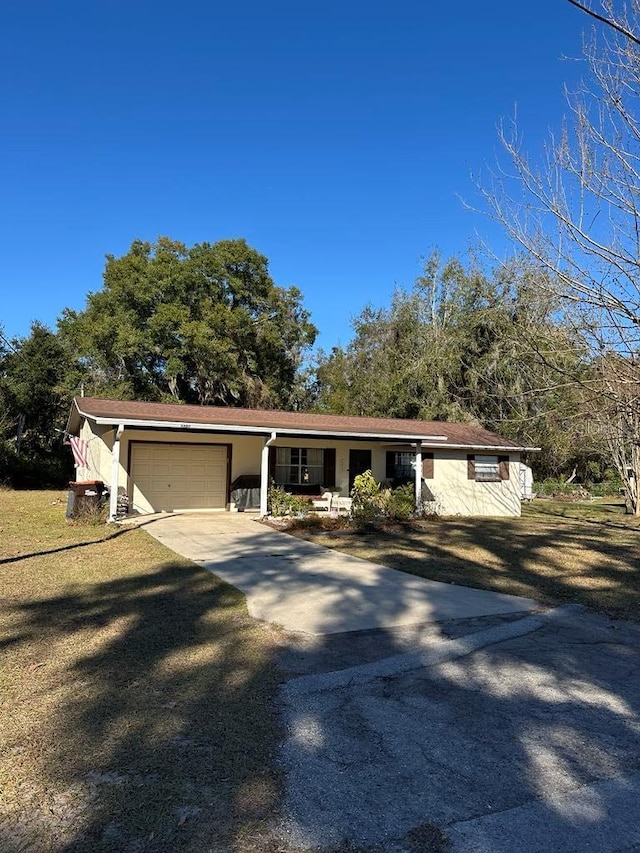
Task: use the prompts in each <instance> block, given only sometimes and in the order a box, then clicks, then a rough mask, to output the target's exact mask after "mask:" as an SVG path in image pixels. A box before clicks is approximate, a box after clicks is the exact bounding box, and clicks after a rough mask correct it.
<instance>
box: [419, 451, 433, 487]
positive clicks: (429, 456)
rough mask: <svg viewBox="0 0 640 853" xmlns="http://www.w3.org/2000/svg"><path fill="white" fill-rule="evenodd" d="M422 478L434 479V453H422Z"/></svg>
mask: <svg viewBox="0 0 640 853" xmlns="http://www.w3.org/2000/svg"><path fill="white" fill-rule="evenodd" d="M422 478H423V479H424V480H433V453H423V454H422Z"/></svg>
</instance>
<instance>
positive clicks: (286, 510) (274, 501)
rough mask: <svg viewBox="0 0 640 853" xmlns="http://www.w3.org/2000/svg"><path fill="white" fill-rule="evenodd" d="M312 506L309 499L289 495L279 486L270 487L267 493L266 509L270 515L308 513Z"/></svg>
mask: <svg viewBox="0 0 640 853" xmlns="http://www.w3.org/2000/svg"><path fill="white" fill-rule="evenodd" d="M312 506H313V504H312V502H311V500H310V499H309V498H306V497H304V496H303V495H290V494H289V492H285V490H284V489H281V488H279V486H271V487H270V488H269V490H268V492H267V508H268V510H269V512H270V513H271V515H273V516H276V517H281V516H283V515H297V514H300V513H303V514H304V513H307V512H309V510H310V508H311V507H312Z"/></svg>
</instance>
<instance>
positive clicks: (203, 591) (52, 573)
mask: <svg viewBox="0 0 640 853" xmlns="http://www.w3.org/2000/svg"><path fill="white" fill-rule="evenodd" d="M65 505H66V495H65V494H58V493H55V492H11V491H6V490H1V491H0V548H1V551H0V571H1V572H2V600H1V602H0V644H1V647H2V657H1V658H0V661H1V663H0V697H1V700H0V701H1V705H0V724H1V725H0V790H1V791H2V799H1V801H0V849H2V850H3V851H7V853H14V851H18V850H20V851H34V853H35V851H37V853H53V851H57V853H62V851H65V853H69V851H93V853H101V851H114V853H115V851H118V853H120V851H149V853H153V852H154V851H169V850H181V851H193V853H195V851H198V853H200V851H209V850H214V849H215V850H216V851H218V850H220V851H226V850H232V849H233V850H234V851H236V853H237V852H238V851H253V850H256V849H260V847H261V844H260V842H259V840H257V839H259V838H261V837H263V832H264V828H265V825H266V824H267V823H268V822H269V821H270V820H271V819H272V817H273V815H274V813H277V809H278V804H279V802H280V796H281V790H280V780H279V776H278V774H277V772H276V770H275V769H274V768H275V766H276V764H275V760H274V758H275V749H276V744H277V739H278V732H277V728H276V725H275V722H274V714H273V700H274V696H275V691H276V686H277V673H276V670H275V667H274V664H273V662H272V652H273V647H274V643H273V637H272V636H271V635H270V634H269V632H268V631H267V629H265V628H263V627H261V626H259V625H258V624H256V623H255V622H253V621H252V620H251V619H250V618H249V617H248V615H247V612H246V608H245V603H244V598H243V596H242V595H241V594H240V593H239V592H237V591H236V590H235V589H233V588H232V587H229V586H227V585H225V584H224V583H222V582H221V581H218V580H217V579H216V578H214V577H213V576H212V575H210V574H209V573H207V572H205V571H204V570H202V569H200V568H198V567H197V566H195V565H194V564H193V563H191V562H189V561H187V560H183V559H181V558H179V557H177V556H176V555H175V554H173V553H172V552H170V551H168V550H167V549H165V548H164V547H162V546H161V545H160V544H159V543H157V542H156V541H155V540H153V539H152V538H151V537H149V536H148V535H147V534H146V533H144V532H143V531H142V530H137V529H133V530H126V531H124V532H121V533H119V534H118V535H117V536H116V538H110V539H105V537H106V536H109V535H112V532H113V531H109V529H108V528H106V527H104V526H93V527H92V526H83V525H79V524H68V523H66V522H65V520H64V510H65ZM21 554H22V555H28V556H25V557H24V558H19V557H20V555H21ZM16 558H18V559H16Z"/></svg>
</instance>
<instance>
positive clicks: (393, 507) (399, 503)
mask: <svg viewBox="0 0 640 853" xmlns="http://www.w3.org/2000/svg"><path fill="white" fill-rule="evenodd" d="M385 511H386V514H387V516H388V517H389V518H392V519H394V520H395V521H408V520H409V519H410V518H411V517H412V516H413V515H414V513H415V511H416V494H415V486H413V484H411V483H405V485H404V486H398V488H397V489H394V490H393V491H392V492H391V493H390V495H389V497H388V499H387V501H386V507H385Z"/></svg>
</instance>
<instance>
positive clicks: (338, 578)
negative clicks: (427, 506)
mask: <svg viewBox="0 0 640 853" xmlns="http://www.w3.org/2000/svg"><path fill="white" fill-rule="evenodd" d="M144 527H145V529H146V530H147V531H148V532H149V533H150V534H151V535H152V536H154V537H155V538H156V539H158V540H159V541H160V542H162V543H163V544H164V545H166V546H167V547H168V548H170V549H171V550H173V551H175V552H177V553H178V554H182V555H183V556H185V557H188V558H189V559H191V560H193V561H194V562H195V563H197V564H198V565H200V566H202V567H203V568H205V569H207V570H209V571H211V572H213V573H214V574H216V575H217V576H218V577H220V578H222V579H223V580H224V581H226V582H227V583H229V584H231V585H232V586H235V587H236V588H237V589H239V590H241V591H242V592H243V593H244V594H245V596H246V598H247V606H248V609H249V613H250V614H251V616H253V617H254V618H256V619H262V620H264V621H267V622H271V623H275V624H277V625H280V626H281V627H282V628H284V629H285V630H286V631H296V632H304V633H308V634H334V633H343V632H347V631H362V630H371V629H376V628H392V627H400V626H409V625H417V624H422V623H429V622H443V621H447V620H451V619H466V618H473V617H482V616H495V615H498V614H510V613H518V612H522V613H525V612H529V611H532V610H534V609H536V608H538V606H539V605H538V604H537V603H536V602H535V601H532V600H531V599H528V598H519V597H517V596H512V595H503V594H501V593H496V592H487V591H485V590H478V589H470V588H468V587H461V586H455V585H453V584H443V583H438V582H437V581H430V580H425V579H424V578H419V577H415V576H414V575H409V574H405V573H404V572H399V571H397V570H396V569H390V568H387V567H385V566H380V565H378V564H376V563H372V562H369V561H368V560H362V559H359V558H358V557H352V556H349V555H347V554H341V553H339V552H337V551H333V550H331V549H329V548H325V547H323V546H322V545H318V544H316V543H313V542H306V541H303V540H301V539H297V538H296V537H294V536H289V535H288V534H286V533H281V532H279V531H277V530H273V529H272V528H270V527H268V526H266V525H264V524H261V523H260V522H259V521H258V520H257V519H256V517H255V516H252V515H250V514H245V513H237V514H235V513H234V514H231V513H225V514H216V515H214V514H207V515H199V514H193V515H168V516H162V517H160V518H155V519H153V520H150V521H148V522H145V523H144Z"/></svg>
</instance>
